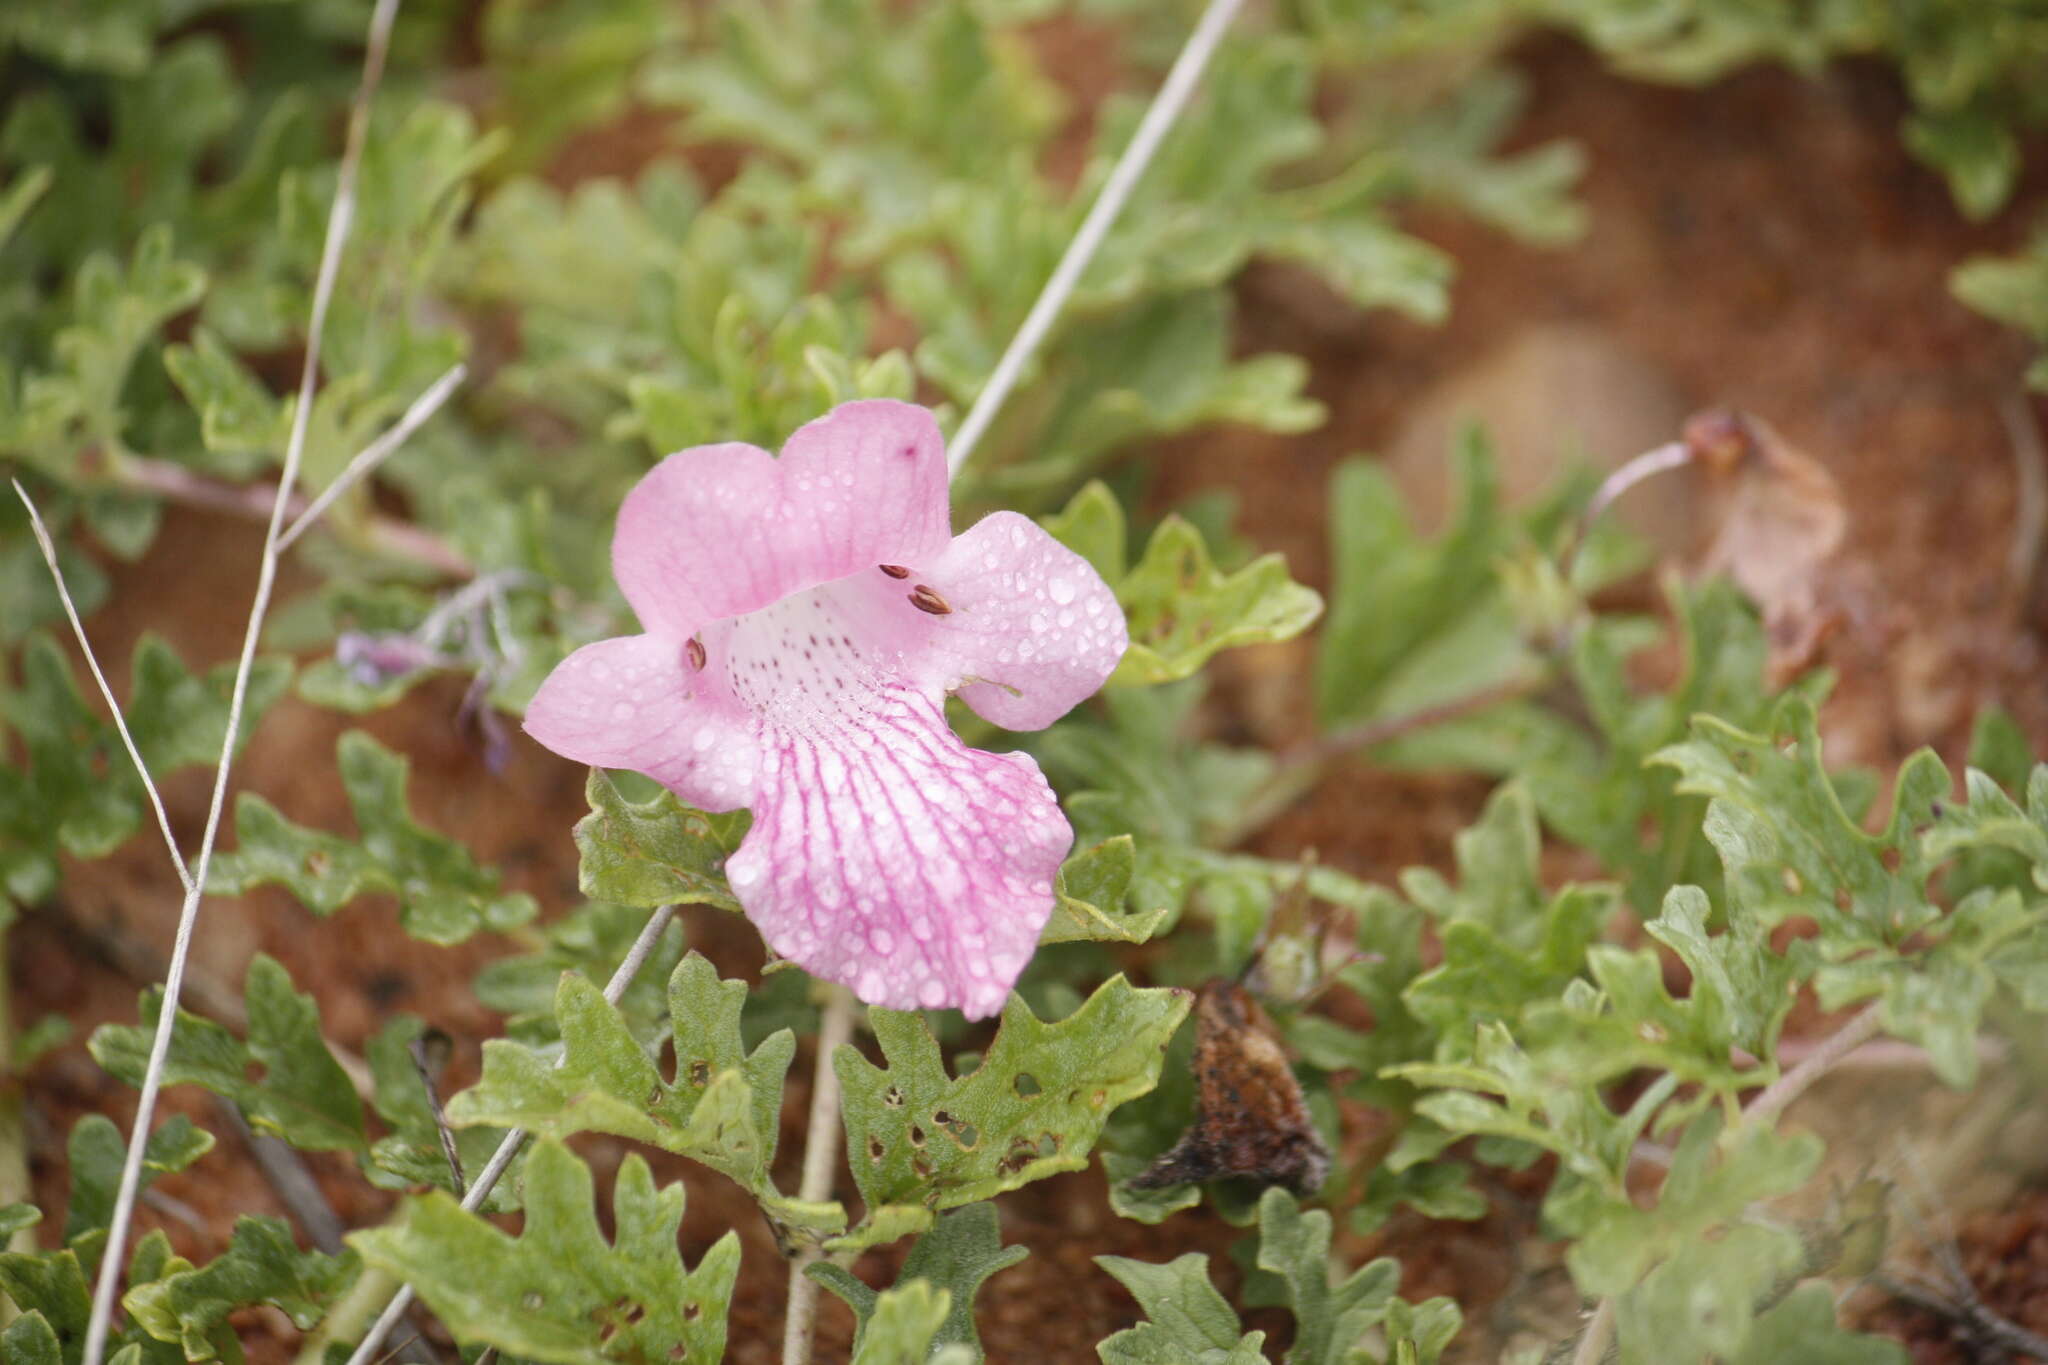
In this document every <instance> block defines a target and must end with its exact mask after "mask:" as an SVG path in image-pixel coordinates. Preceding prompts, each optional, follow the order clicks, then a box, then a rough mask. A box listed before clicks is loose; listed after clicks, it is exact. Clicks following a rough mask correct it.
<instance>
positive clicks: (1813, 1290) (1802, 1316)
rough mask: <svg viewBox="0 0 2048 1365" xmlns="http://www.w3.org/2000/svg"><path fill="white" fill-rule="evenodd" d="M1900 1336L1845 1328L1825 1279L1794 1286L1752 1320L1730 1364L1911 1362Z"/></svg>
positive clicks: (1869, 1364) (1873, 1364)
mask: <svg viewBox="0 0 2048 1365" xmlns="http://www.w3.org/2000/svg"><path fill="white" fill-rule="evenodd" d="M1910 1359H1911V1357H1910V1356H1909V1355H1907V1353H1906V1349H1905V1348H1904V1347H1903V1346H1901V1345H1899V1343H1897V1342H1896V1341H1887V1340H1885V1339H1884V1338H1882V1337H1873V1336H1865V1335H1863V1334H1862V1333H1860V1332H1848V1331H1844V1330H1843V1329H1842V1328H1841V1327H1840V1326H1839V1325H1838V1324H1837V1323H1836V1321H1835V1293H1834V1291H1833V1290H1832V1289H1830V1288H1829V1287H1828V1286H1827V1285H1824V1284H1805V1285H1801V1286H1799V1287H1798V1288H1797V1289H1794V1290H1793V1291H1792V1292H1791V1293H1790V1294H1788V1295H1786V1296H1785V1299H1784V1301H1783V1302H1781V1303H1779V1304H1778V1305H1777V1306H1776V1307H1774V1308H1772V1309H1771V1310H1770V1311H1768V1312H1766V1313H1764V1314H1763V1315H1762V1316H1760V1317H1758V1318H1757V1320H1756V1321H1755V1322H1754V1323H1752V1324H1751V1325H1750V1329H1749V1334H1748V1335H1747V1336H1746V1337H1744V1338H1743V1342H1742V1349H1741V1350H1740V1351H1738V1352H1737V1353H1736V1354H1734V1355H1732V1356H1730V1357H1729V1365H1780V1363H1781V1362H1784V1361H1790V1360H1796V1361H1799V1362H1800V1365H1906V1362H1907V1361H1908V1360H1910Z"/></svg>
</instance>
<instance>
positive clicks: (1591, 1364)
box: [1572, 1299, 1614, 1365]
mask: <svg viewBox="0 0 2048 1365" xmlns="http://www.w3.org/2000/svg"><path fill="white" fill-rule="evenodd" d="M1613 1340H1614V1300H1613V1299H1602V1300H1600V1306H1599V1307H1597V1308H1595V1309H1594V1310H1593V1319H1592V1321H1590V1322H1588V1323H1587V1324H1586V1330H1585V1331H1584V1332H1583V1333H1582V1334H1580V1336H1579V1345H1578V1349H1577V1350H1575V1351H1573V1352H1572V1365H1600V1362H1601V1361H1603V1360H1605V1359H1607V1347H1608V1345H1609V1344H1610V1343H1611V1342H1613Z"/></svg>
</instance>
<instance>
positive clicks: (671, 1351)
mask: <svg viewBox="0 0 2048 1365" xmlns="http://www.w3.org/2000/svg"><path fill="white" fill-rule="evenodd" d="M522 1193H523V1197H524V1202H525V1206H526V1224H525V1227H524V1228H523V1229H522V1232H521V1235H520V1236H518V1237H516V1238H515V1237H512V1236H509V1235H507V1234H505V1233H503V1232H500V1231H499V1230H498V1229H497V1228H496V1227H494V1226H492V1225H491V1224H490V1223H487V1222H485V1221H484V1220H483V1219H481V1218H478V1217H477V1216H476V1215H474V1214H471V1213H465V1212H464V1211H463V1210H462V1208H461V1206H460V1205H459V1204H457V1203H456V1202H455V1200H454V1199H452V1198H450V1197H449V1196H448V1195H446V1194H443V1193H441V1192H440V1191H438V1190H437V1191H435V1192H433V1193H431V1194H429V1195H427V1196H426V1197H425V1198H424V1199H419V1200H415V1201H413V1202H412V1203H411V1204H410V1205H408V1208H407V1214H406V1217H405V1220H404V1221H403V1222H402V1223H400V1224H398V1225H397V1226H394V1227H383V1228H374V1229H371V1230H369V1231H366V1232H357V1233H355V1234H353V1235H352V1236H351V1237H350V1238H349V1241H350V1244H351V1245H353V1246H354V1247H355V1249H356V1250H357V1251H358V1252H360V1253H361V1254H362V1257H363V1260H364V1261H365V1262H366V1263H367V1264H369V1265H371V1266H374V1267H376V1268H377V1269H379V1270H382V1271H385V1272H387V1273H389V1274H392V1275H396V1276H398V1277H399V1278H400V1279H402V1280H404V1281H405V1282H406V1283H408V1284H410V1285H412V1286H413V1288H414V1289H416V1290H417V1291H418V1292H419V1295H420V1297H421V1298H423V1299H424V1300H426V1302H427V1305H428V1307H430V1308H432V1309H433V1310H434V1313H435V1315H436V1316H437V1317H439V1318H440V1319H441V1320H442V1321H443V1322H445V1323H447V1324H448V1327H449V1330H450V1331H452V1332H454V1334H455V1335H456V1336H457V1337H458V1338H459V1339H461V1340H462V1341H464V1342H467V1343H470V1344H473V1345H479V1346H495V1347H497V1348H498V1349H499V1350H501V1351H503V1352H504V1353H506V1354H507V1355H511V1356H521V1357H525V1358H526V1359H529V1360H534V1361H542V1362H547V1363H548V1365H611V1362H621V1363H626V1362H637V1361H648V1360H659V1361H673V1362H678V1365H715V1362H717V1361H718V1360H719V1359H720V1358H721V1357H722V1356H723V1355H724V1352H725V1333H726V1306H727V1304H728V1303H729V1302H730V1301H731V1298H732V1289H733V1283H734V1281H735V1279H736V1278H737V1277H738V1274H739V1264H740V1245H739V1238H738V1237H737V1236H736V1235H735V1234H733V1233H731V1232H727V1233H726V1234H725V1235H724V1236H723V1237H721V1238H719V1239H718V1241H717V1242H716V1243H715V1244H713V1246H712V1247H711V1249H710V1250H709V1251H707V1252H706V1253H705V1254H704V1257H703V1259H702V1260H700V1261H699V1262H698V1263H697V1267H696V1268H695V1269H694V1270H689V1269H686V1268H685V1266H684V1265H683V1260H682V1257H681V1255H680V1254H679V1253H678V1251H677V1247H676V1234H677V1230H678V1228H679V1226H680V1224H681V1223H682V1218H683V1186H682V1185H681V1184H680V1183H677V1184H674V1185H670V1186H668V1187H667V1188H666V1189H663V1190H656V1189H655V1186H654V1177H653V1176H652V1175H651V1174H650V1173H649V1171H648V1169H647V1163H646V1162H645V1161H643V1160H641V1159H640V1157H638V1156H637V1155H629V1156H628V1157H627V1158H626V1159H625V1161H624V1162H622V1163H621V1164H620V1166H619V1174H618V1180H617V1183H616V1185H615V1186H614V1188H613V1192H612V1200H613V1204H612V1207H613V1220H614V1225H615V1227H616V1232H615V1233H614V1236H613V1239H612V1240H611V1241H609V1242H607V1241H606V1240H605V1238H604V1235H603V1233H602V1232H601V1231H600V1230H599V1228H598V1221H597V1210H596V1207H595V1197H594V1189H593V1181H592V1179H591V1175H590V1169H589V1167H587V1166H585V1165H584V1164H583V1163H582V1162H581V1161H578V1160H577V1159H576V1158H575V1157H574V1156H573V1155H571V1154H570V1152H569V1150H568V1149H567V1148H565V1147H563V1146H562V1145H561V1144H560V1143H557V1142H553V1141H549V1140H543V1141H541V1142H540V1143H538V1144H537V1145H536V1146H535V1148H534V1150H533V1154H532V1155H531V1156H530V1157H528V1158H527V1162H526V1182H525V1189H524V1190H523V1192H522Z"/></svg>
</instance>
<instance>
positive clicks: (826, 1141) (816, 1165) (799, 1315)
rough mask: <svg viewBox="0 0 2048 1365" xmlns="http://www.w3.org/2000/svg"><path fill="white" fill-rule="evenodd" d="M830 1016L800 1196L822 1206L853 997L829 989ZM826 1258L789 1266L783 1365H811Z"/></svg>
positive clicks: (834, 1153)
mask: <svg viewBox="0 0 2048 1365" xmlns="http://www.w3.org/2000/svg"><path fill="white" fill-rule="evenodd" d="M825 989H826V991H827V992H828V993H829V994H828V995H827V996H826V999H825V1013H824V1017H823V1019H822V1020H821V1021H820V1023H819V1027H818V1056H817V1060H816V1061H815V1062H814V1063H813V1064H812V1071H811V1116H810V1122H809V1124H808V1125H807V1126H806V1127H805V1129H804V1174H803V1180H802V1182H801V1185H800V1188H799V1191H798V1195H797V1197H798V1198H800V1199H802V1200H804V1201H805V1202H806V1203H812V1204H816V1203H820V1202H822V1201H824V1200H826V1199H829V1198H831V1197H832V1168H833V1166H834V1164H835V1163H836V1162H837V1161H838V1158H839V1134H840V1126H839V1073H838V1071H836V1070H834V1069H833V1066H832V1057H833V1054H835V1053H837V1052H838V1051H839V1049H840V1048H841V1047H843V1046H844V1045H845V1044H846V1043H847V1042H848V1041H849V1040H850V1039H851V1038H852V1037H853V1012H854V1007H855V1005H856V1003H857V1002H856V1001H855V1000H854V998H853V992H851V991H849V990H847V989H846V987H844V986H832V985H828V986H826V987H825ZM823 1254H824V1253H823V1252H821V1251H820V1250H819V1249H818V1248H817V1247H815V1246H806V1247H804V1248H802V1249H801V1250H800V1251H798V1252H797V1254H796V1256H795V1258H794V1259H793V1260H791V1261H790V1263H789V1309H788V1311H787V1312H786V1313H784V1314H783V1319H782V1365H809V1361H810V1358H811V1335H812V1333H813V1332H814V1331H815V1330H816V1327H817V1322H818V1282H817V1281H816V1280H814V1279H812V1278H811V1277H810V1276H809V1275H806V1274H805V1273H804V1272H805V1271H806V1270H807V1269H809V1268H810V1267H811V1266H812V1265H813V1264H815V1263H816V1262H817V1261H818V1259H819V1258H820V1257H821V1256H822V1255H823Z"/></svg>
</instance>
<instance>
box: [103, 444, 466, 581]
mask: <svg viewBox="0 0 2048 1365" xmlns="http://www.w3.org/2000/svg"><path fill="white" fill-rule="evenodd" d="M394 430H396V428H394ZM358 458H360V457H358ZM116 471H117V472H116V475H115V477H116V478H117V479H118V481H119V482H120V483H121V484H123V485H124V486H126V487H128V488H132V489H135V490H136V491H137V492H142V493H150V494H154V495H155V496H157V497H160V498H162V499H164V500H165V501H166V502H175V503H181V504H183V505H184V506H187V507H203V508H206V509H207V510H209V511H214V512H229V513H232V514H233V515H235V516H239V517H255V518H268V517H269V515H270V508H271V506H272V505H273V504H274V503H275V502H276V501H277V488H276V487H275V486H274V485H271V484H265V483H252V484H233V483H223V482H221V481H220V480H218V479H209V478H207V477H206V476H205V475H203V474H195V473H193V472H192V471H191V470H189V469H187V468H185V467H184V466H183V465H181V464H174V463H172V462H171V461H169V460H156V459H151V458H149V457H147V456H143V455H130V456H126V457H124V458H123V459H122V460H121V462H120V464H119V465H118V466H117V467H116ZM310 507H311V503H310V502H309V501H308V499H307V498H306V497H305V496H304V495H303V494H298V493H294V494H293V495H292V496H291V497H289V498H287V499H286V500H285V510H286V512H287V514H289V515H291V516H294V517H298V518H302V519H303V518H304V517H305V515H306V513H307V512H308V510H309V509H310ZM357 534H358V535H360V536H361V537H362V540H363V543H364V545H365V546H366V547H368V548H369V549H371V550H374V551H376V552H377V553H378V554H382V555H386V556H388V557H390V558H392V559H400V560H406V561H408V562H410V563H414V564H418V565H419V566H420V567H421V568H424V569H431V570H432V571H433V572H435V573H437V574H444V575H446V576H447V577H449V578H469V577H472V576H474V575H475V573H476V565H474V564H472V563H470V561H469V556H467V555H465V554H463V553H462V551H460V550H458V549H456V548H455V547H454V546H453V545H450V544H449V543H448V542H447V541H445V540H443V539H441V538H440V537H439V536H437V535H435V534H434V533H433V532H432V531H429V530H426V529H424V528H423V527H419V526H415V525H413V524H412V523H411V522H407V521H398V520H396V519H394V518H391V517H382V516H370V517H366V518H364V519H363V520H362V521H361V522H360V523H358V528H357Z"/></svg>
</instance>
